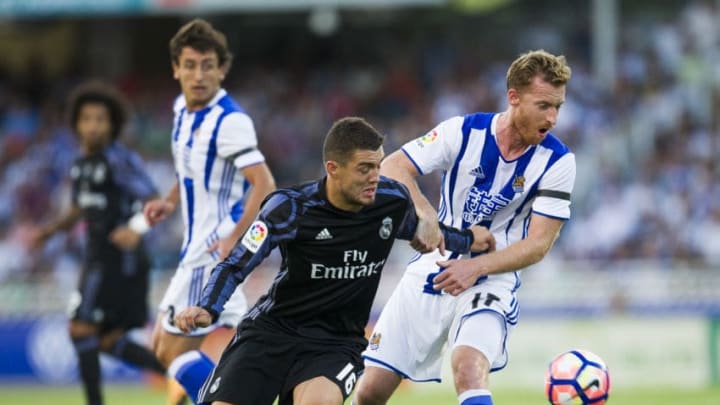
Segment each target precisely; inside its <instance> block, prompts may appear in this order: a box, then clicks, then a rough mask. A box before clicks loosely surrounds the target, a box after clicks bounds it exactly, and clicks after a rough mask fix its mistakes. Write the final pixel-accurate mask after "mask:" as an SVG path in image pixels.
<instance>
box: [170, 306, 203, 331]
mask: <svg viewBox="0 0 720 405" xmlns="http://www.w3.org/2000/svg"><path fill="white" fill-rule="evenodd" d="M174 320H175V325H176V326H177V327H178V328H179V329H180V330H181V331H183V332H184V333H190V332H192V331H193V330H194V329H196V328H204V327H206V326H210V324H211V323H212V315H210V313H209V312H208V311H206V310H204V309H203V308H200V307H187V308H185V309H183V310H182V311H181V312H180V313H178V314H177V315H175V319H174Z"/></svg>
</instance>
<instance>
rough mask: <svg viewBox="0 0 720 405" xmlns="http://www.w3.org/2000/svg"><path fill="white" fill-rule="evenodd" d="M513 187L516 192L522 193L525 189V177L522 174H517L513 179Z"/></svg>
mask: <svg viewBox="0 0 720 405" xmlns="http://www.w3.org/2000/svg"><path fill="white" fill-rule="evenodd" d="M512 189H513V191H514V192H516V193H522V192H523V191H524V190H525V177H524V176H522V175H519V174H518V175H516V176H515V179H513V183H512Z"/></svg>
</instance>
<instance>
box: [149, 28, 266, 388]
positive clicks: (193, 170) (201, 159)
mask: <svg viewBox="0 0 720 405" xmlns="http://www.w3.org/2000/svg"><path fill="white" fill-rule="evenodd" d="M170 56H171V60H172V70H173V76H174V78H175V79H176V80H178V81H179V83H180V88H181V90H182V94H181V95H180V96H178V98H177V99H176V100H175V104H174V106H173V110H174V113H175V118H174V120H173V130H172V137H171V141H172V143H171V144H172V153H173V158H174V162H175V171H176V177H177V181H176V183H175V185H174V187H173V188H172V189H171V191H170V193H169V194H168V195H167V196H166V197H165V198H163V199H157V200H153V201H150V202H148V203H147V204H146V205H145V215H146V218H147V220H148V222H149V223H150V224H151V225H152V224H155V223H157V222H158V221H161V220H163V219H165V218H167V216H168V215H169V214H171V213H172V212H173V211H174V210H175V209H176V207H178V206H179V207H180V211H181V216H182V219H183V221H184V225H185V232H184V239H183V244H182V248H181V252H180V263H179V265H178V269H177V271H176V273H175V275H174V277H173V278H172V281H171V282H170V285H169V286H168V289H167V291H166V292H165V295H164V297H163V299H162V302H161V303H160V308H159V311H160V313H159V314H158V317H157V321H156V325H155V330H154V332H153V347H154V349H155V353H156V354H157V356H158V358H159V359H160V361H161V362H163V364H165V365H167V366H168V367H169V370H168V371H169V373H170V374H171V376H173V377H174V376H175V375H174V374H175V373H176V372H177V371H178V370H180V369H182V370H188V369H191V370H194V371H192V373H191V374H192V376H191V378H190V379H189V380H188V381H180V382H181V383H183V384H189V385H184V387H185V389H186V391H188V394H189V395H190V397H191V398H194V396H195V394H196V392H195V391H197V388H198V387H199V384H201V383H202V382H203V381H204V380H205V376H204V375H203V373H206V372H209V371H210V369H211V368H212V365H213V364H212V362H211V361H210V359H209V358H208V357H207V356H206V355H205V354H203V353H201V352H199V351H197V349H198V348H199V347H200V345H201V343H202V340H203V338H204V337H205V336H206V335H207V334H208V333H210V332H211V331H212V330H213V329H215V328H217V327H219V326H229V327H233V328H234V327H235V326H236V325H237V323H238V322H239V321H240V317H241V316H242V315H243V314H244V313H245V312H246V310H247V307H246V303H245V297H244V295H243V292H242V291H241V290H240V289H238V290H237V291H236V292H235V294H234V296H233V297H232V298H231V299H230V300H229V301H228V308H227V309H228V310H227V311H226V312H225V313H224V314H223V317H221V318H220V319H218V320H217V322H215V323H214V324H213V325H208V327H206V328H202V329H197V330H194V331H193V332H192V333H189V334H185V333H182V332H181V331H180V329H178V328H177V327H176V326H175V325H174V323H173V318H174V315H175V313H177V312H179V311H182V310H183V309H184V308H185V307H186V306H188V305H190V304H194V303H195V302H197V300H198V299H199V298H200V293H201V292H202V288H203V286H204V285H205V283H206V282H207V280H208V278H209V277H210V271H211V270H212V268H213V267H214V266H215V265H216V264H217V263H218V261H220V260H221V259H223V258H224V257H225V256H227V254H228V253H229V252H230V250H231V249H232V248H233V246H234V245H235V243H236V242H237V240H238V239H239V237H240V236H241V235H242V234H243V233H244V232H245V230H246V229H247V228H248V226H249V225H250V222H251V221H252V219H253V218H255V216H256V215H257V212H258V208H259V206H260V202H261V201H262V200H263V199H264V198H265V196H266V195H267V194H268V193H269V192H271V191H273V190H274V189H275V181H274V179H273V176H272V174H271V173H270V170H269V169H268V167H267V165H266V164H265V158H264V156H263V154H262V153H261V152H260V150H258V147H257V137H256V134H255V128H254V125H253V121H252V119H251V118H250V117H249V116H248V114H247V112H246V111H245V110H243V108H242V107H241V106H240V105H238V104H237V103H236V102H235V101H234V100H233V99H232V97H230V95H229V94H228V93H227V91H225V90H224V89H223V88H222V87H221V83H222V81H223V79H224V78H225V75H226V74H227V73H228V70H229V69H230V64H231V60H232V54H231V53H230V52H229V50H228V46H227V40H226V38H225V35H224V34H222V33H221V32H219V31H217V30H215V29H214V28H213V27H212V25H210V24H209V23H208V22H207V21H204V20H201V19H195V20H192V21H190V22H188V23H187V24H185V25H184V26H182V27H181V28H180V29H179V30H178V32H177V33H176V34H175V36H174V37H173V38H172V39H171V40H170ZM230 337H232V331H231V330H228V331H227V333H226V339H228V340H229V339H230ZM223 347H224V345H223V346H219V347H217V348H215V350H214V352H213V353H208V354H209V355H210V356H211V357H213V358H217V357H219V354H220V351H221V350H222V348H223ZM181 355H182V356H181ZM183 356H184V357H183ZM192 384H197V386H193V385H192ZM171 395H172V393H171ZM173 400H174V399H173Z"/></svg>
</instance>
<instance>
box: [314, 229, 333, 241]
mask: <svg viewBox="0 0 720 405" xmlns="http://www.w3.org/2000/svg"><path fill="white" fill-rule="evenodd" d="M332 237H333V236H332V234H331V233H330V231H328V229H327V228H323V230H322V231H320V232H319V233H318V234H317V236H315V240H327V239H332Z"/></svg>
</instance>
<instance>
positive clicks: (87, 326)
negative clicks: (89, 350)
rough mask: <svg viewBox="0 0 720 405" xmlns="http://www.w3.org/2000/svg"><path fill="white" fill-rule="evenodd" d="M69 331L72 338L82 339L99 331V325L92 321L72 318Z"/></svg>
mask: <svg viewBox="0 0 720 405" xmlns="http://www.w3.org/2000/svg"><path fill="white" fill-rule="evenodd" d="M68 333H69V334H70V338H71V339H82V338H85V337H88V336H93V335H96V334H97V333H98V330H97V327H96V326H95V325H93V324H91V323H87V322H81V321H76V320H72V321H70V322H69V323H68Z"/></svg>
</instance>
